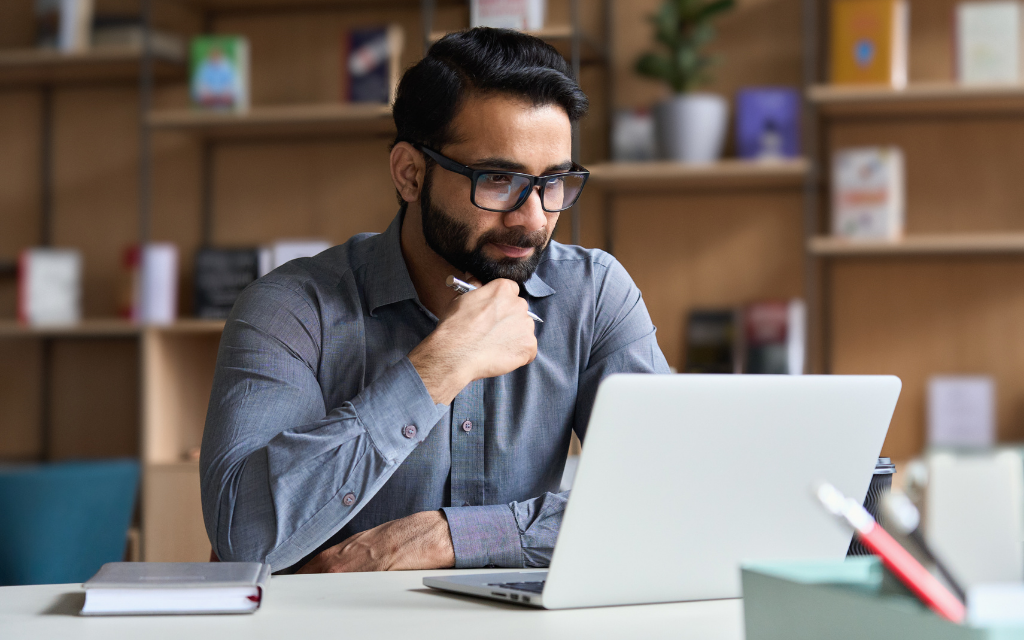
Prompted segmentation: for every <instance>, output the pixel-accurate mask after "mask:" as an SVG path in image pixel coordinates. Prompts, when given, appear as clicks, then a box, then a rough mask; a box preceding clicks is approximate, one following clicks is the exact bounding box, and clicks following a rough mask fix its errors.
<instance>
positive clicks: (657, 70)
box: [636, 53, 673, 84]
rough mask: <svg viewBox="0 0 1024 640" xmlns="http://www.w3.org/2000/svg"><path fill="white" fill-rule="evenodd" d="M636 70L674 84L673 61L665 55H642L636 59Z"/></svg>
mask: <svg viewBox="0 0 1024 640" xmlns="http://www.w3.org/2000/svg"><path fill="white" fill-rule="evenodd" d="M636 71H637V73H639V74H640V75H643V76H647V77H649V78H654V79H656V80H663V81H665V82H667V83H669V84H672V75H673V74H672V63H671V62H669V61H668V60H667V59H666V58H664V57H663V56H659V55H657V54H654V53H648V54H645V55H643V56H641V57H640V59H639V60H637V61H636Z"/></svg>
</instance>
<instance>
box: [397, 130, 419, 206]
mask: <svg viewBox="0 0 1024 640" xmlns="http://www.w3.org/2000/svg"><path fill="white" fill-rule="evenodd" d="M426 173H427V164H426V161H425V160H424V159H423V154H422V153H420V152H419V151H417V150H416V149H414V148H413V146H412V145H411V144H409V143H408V142H399V143H398V144H396V145H395V146H394V147H393V148H392V149H391V181H392V182H394V183H395V188H396V189H398V193H399V194H400V195H401V196H402V199H403V200H405V201H406V202H416V201H418V200H419V199H420V191H422V190H423V180H424V178H425V176H426Z"/></svg>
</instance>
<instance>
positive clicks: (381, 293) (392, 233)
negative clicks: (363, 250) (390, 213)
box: [366, 211, 418, 316]
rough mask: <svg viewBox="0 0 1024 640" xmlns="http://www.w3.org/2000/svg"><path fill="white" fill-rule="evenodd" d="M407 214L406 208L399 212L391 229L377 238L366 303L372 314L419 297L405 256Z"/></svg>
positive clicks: (372, 257)
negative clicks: (404, 226) (403, 250)
mask: <svg viewBox="0 0 1024 640" xmlns="http://www.w3.org/2000/svg"><path fill="white" fill-rule="evenodd" d="M404 217H405V216H404V211H399V212H398V215H397V216H395V219H394V220H392V221H391V224H390V225H388V228H387V230H386V231H385V232H384V233H382V234H380V235H379V236H377V237H376V238H374V240H376V243H375V245H376V246H374V248H373V251H372V252H371V254H370V256H369V258H368V259H367V267H368V268H367V274H366V303H367V306H368V307H369V309H370V315H371V316H372V315H373V314H374V312H375V311H376V310H377V309H379V308H380V307H383V306H385V305H389V304H394V303H396V302H401V301H402V300H417V299H418V296H417V295H416V287H414V286H413V284H412V278H410V277H409V269H408V268H407V267H406V266H405V257H404V256H402V219H403V218H404Z"/></svg>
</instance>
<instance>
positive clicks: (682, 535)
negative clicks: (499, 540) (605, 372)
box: [423, 374, 902, 609]
mask: <svg viewBox="0 0 1024 640" xmlns="http://www.w3.org/2000/svg"><path fill="white" fill-rule="evenodd" d="M901 386H902V383H901V382H900V380H899V378H896V377H892V376H769V375H738V376H737V375H650V374H616V375H613V376H609V377H608V378H607V379H605V380H604V381H603V382H602V383H601V386H600V388H599V389H598V392H597V397H596V399H595V401H594V409H593V412H592V413H591V417H590V423H589V425H588V426H587V434H586V440H585V444H584V447H583V455H582V457H581V458H580V462H579V468H578V469H577V471H576V478H575V480H574V483H573V489H572V493H571V497H570V499H569V502H568V505H567V507H566V511H565V514H564V516H563V519H562V524H561V529H560V531H559V536H558V544H557V545H556V547H555V551H554V556H553V557H552V560H551V566H550V568H549V570H548V571H515V572H503V573H486V572H483V573H481V572H474V573H467V574H461V575H458V574H457V575H447V576H437V577H428V578H424V579H423V584H424V585H426V586H428V587H432V588H435V589H442V590H445V591H452V592H457V593H464V594H469V595H474V596H481V597H484V598H491V599H494V600H500V601H502V602H512V603H517V604H521V605H527V606H532V607H542V608H545V609H566V608H573V607H599V606H607V605H626V604H641V603H655V602H679V601H689V600H712V599H719V598H738V597H740V595H741V587H740V569H739V567H740V564H741V563H743V562H745V561H748V560H784V559H801V558H836V559H840V558H843V557H844V556H845V554H846V550H847V547H848V546H849V544H850V538H851V532H850V531H849V530H846V529H844V528H843V527H842V526H841V525H840V524H839V523H838V522H837V521H836V520H835V518H834V517H832V516H831V515H829V514H828V513H826V512H825V510H824V509H822V508H821V505H819V504H818V503H817V501H816V500H815V499H814V498H813V496H812V492H811V487H812V485H813V484H814V483H816V482H820V481H822V480H827V481H829V482H831V483H832V484H834V485H835V486H836V487H837V488H838V489H839V490H840V491H842V492H843V493H844V494H846V495H848V496H858V497H860V499H861V500H863V499H864V496H865V495H866V494H867V489H868V484H869V483H870V481H871V476H872V475H873V473H874V469H875V463H876V461H877V458H878V454H879V452H880V451H881V448H882V442H883V441H884V440H885V434H886V432H887V431H888V428H889V421H890V420H891V419H892V414H893V411H894V410H895V408H896V400H897V399H898V398H899V394H900V388H901Z"/></svg>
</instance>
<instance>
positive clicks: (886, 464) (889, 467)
mask: <svg viewBox="0 0 1024 640" xmlns="http://www.w3.org/2000/svg"><path fill="white" fill-rule="evenodd" d="M893 473H896V465H894V464H893V463H892V460H891V459H889V458H879V459H878V462H877V463H875V475H876V476H879V475H882V476H884V475H891V474H893Z"/></svg>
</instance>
